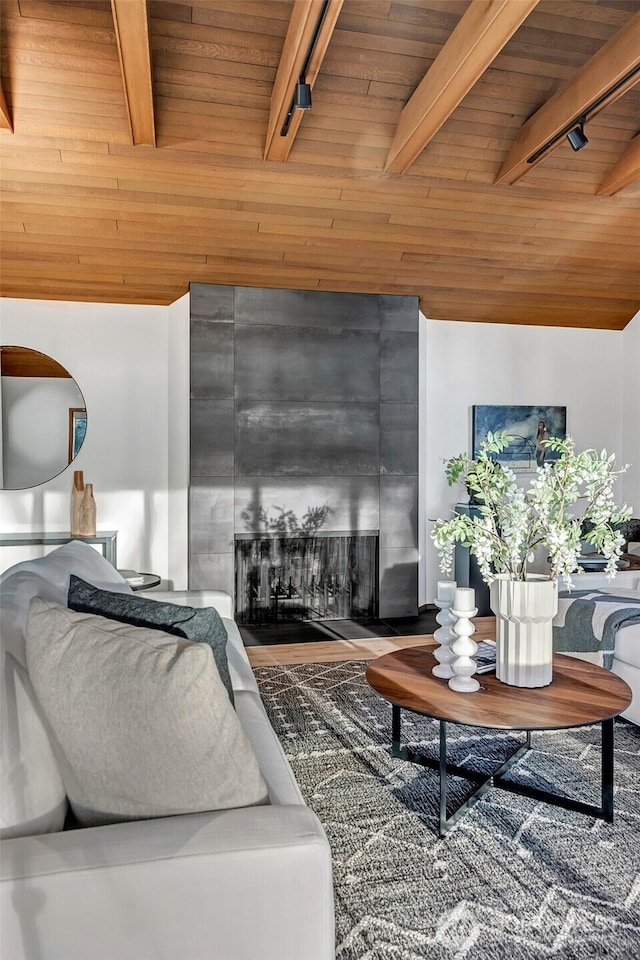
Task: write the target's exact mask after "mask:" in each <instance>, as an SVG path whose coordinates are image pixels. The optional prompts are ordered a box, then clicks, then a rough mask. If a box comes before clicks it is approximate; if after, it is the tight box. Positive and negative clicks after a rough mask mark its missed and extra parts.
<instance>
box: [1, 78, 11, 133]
mask: <svg viewBox="0 0 640 960" xmlns="http://www.w3.org/2000/svg"><path fill="white" fill-rule="evenodd" d="M0 127H3V128H4V129H5V130H11V131H12V132H13V124H12V122H11V114H10V113H9V107H8V105H7V101H6V98H5V95H4V90H3V89H2V84H0Z"/></svg>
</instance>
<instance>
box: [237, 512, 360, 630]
mask: <svg viewBox="0 0 640 960" xmlns="http://www.w3.org/2000/svg"><path fill="white" fill-rule="evenodd" d="M235 578H236V590H235V597H236V621H237V622H238V623H241V624H260V623H277V622H283V621H292V620H343V619H350V620H366V619H370V618H375V617H377V616H378V531H377V530H373V531H372V530H365V531H358V532H356V533H324V532H323V533H314V534H313V535H310V536H304V535H303V536H283V535H281V534H266V533H261V534H255V533H248V534H236V537H235Z"/></svg>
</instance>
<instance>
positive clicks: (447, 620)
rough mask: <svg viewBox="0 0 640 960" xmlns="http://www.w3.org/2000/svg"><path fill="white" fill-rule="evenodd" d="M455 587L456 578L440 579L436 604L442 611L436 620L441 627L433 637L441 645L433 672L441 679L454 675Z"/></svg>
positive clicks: (435, 651) (435, 654)
mask: <svg viewBox="0 0 640 960" xmlns="http://www.w3.org/2000/svg"><path fill="white" fill-rule="evenodd" d="M455 588H456V582H455V580H439V581H438V596H437V597H436V598H435V600H434V603H435V605H436V606H437V607H440V612H439V613H437V614H436V621H437V623H439V624H440V627H439V628H438V629H437V630H436V631H435V633H434V634H433V639H434V640H436V641H437V642H438V643H439V646H438V647H437V648H436V649H435V650H434V651H433V655H434V657H435V658H436V660H437V661H438V663H437V665H436V666H435V667H433V668H432V670H431V673H432V674H433V675H434V677H439V678H440V679H441V680H448V679H449V678H450V677H453V676H454V673H453V670H452V669H451V663H452V661H453V659H454V658H455V654H454V653H453V652H452V650H451V644H452V642H453V641H454V640H455V639H456V634H455V633H454V632H453V624H454V623H455V622H456V618H455V616H454V615H453V613H452V612H451V607H452V606H453V597H454V591H455Z"/></svg>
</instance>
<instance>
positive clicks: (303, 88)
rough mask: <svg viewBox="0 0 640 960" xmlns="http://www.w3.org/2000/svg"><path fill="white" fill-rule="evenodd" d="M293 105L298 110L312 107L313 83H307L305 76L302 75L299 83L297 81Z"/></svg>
mask: <svg viewBox="0 0 640 960" xmlns="http://www.w3.org/2000/svg"><path fill="white" fill-rule="evenodd" d="M293 105H294V107H295V108H296V110H310V109H311V84H310V83H305V80H304V77H301V78H300V80H299V81H298V83H296V92H295V95H294V98H293Z"/></svg>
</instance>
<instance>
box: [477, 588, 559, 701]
mask: <svg viewBox="0 0 640 960" xmlns="http://www.w3.org/2000/svg"><path fill="white" fill-rule="evenodd" d="M490 598H491V609H492V610H493V612H494V613H495V615H496V677H497V678H498V680H501V681H502V682H503V683H508V684H510V685H511V686H513V687H546V686H547V684H549V683H551V679H552V674H553V627H552V621H553V618H554V617H555V615H556V613H557V612H558V584H557V582H556V581H555V580H549V579H548V578H544V577H532V578H530V579H527V580H510V579H508V578H506V577H504V576H503V575H498V577H496V579H495V580H494V581H493V583H492V584H491V588H490Z"/></svg>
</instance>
